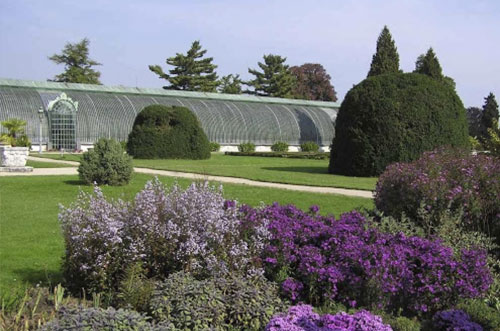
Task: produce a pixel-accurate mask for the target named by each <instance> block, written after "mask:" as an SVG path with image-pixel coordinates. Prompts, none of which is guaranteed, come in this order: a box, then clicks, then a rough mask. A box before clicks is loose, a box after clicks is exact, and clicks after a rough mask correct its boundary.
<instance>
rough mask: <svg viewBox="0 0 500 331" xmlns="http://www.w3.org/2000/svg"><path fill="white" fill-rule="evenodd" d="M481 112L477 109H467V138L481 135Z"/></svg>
mask: <svg viewBox="0 0 500 331" xmlns="http://www.w3.org/2000/svg"><path fill="white" fill-rule="evenodd" d="M482 117H483V110H482V109H481V108H479V107H469V108H467V123H468V124H469V136H471V137H478V136H479V135H480V133H481V118H482Z"/></svg>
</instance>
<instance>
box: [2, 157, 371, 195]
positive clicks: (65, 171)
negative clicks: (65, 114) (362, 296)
mask: <svg viewBox="0 0 500 331" xmlns="http://www.w3.org/2000/svg"><path fill="white" fill-rule="evenodd" d="M28 159H29V160H33V161H43V162H54V163H65V164H68V165H74V166H78V164H79V163H78V162H74V161H60V160H51V159H43V158H37V157H33V156H29V157H28ZM134 171H135V172H138V173H143V174H150V175H158V176H169V177H178V178H188V179H197V180H200V179H201V180H209V181H216V182H221V183H231V184H243V185H250V186H259V187H270V188H279V189H284V190H292V191H302V192H313V193H326V194H341V195H348V196H353V197H362V198H370V199H371V198H373V192H371V191H363V190H353V189H344V188H336V187H321V186H307V185H294V184H281V183H271V182H259V181H256V180H251V179H245V178H236V177H224V176H210V175H201V174H194V173H188V172H178V171H169V170H155V169H148V168H134ZM76 174H78V172H77V171H76V167H74V168H73V167H68V168H35V169H33V172H28V173H9V172H0V176H45V175H76Z"/></svg>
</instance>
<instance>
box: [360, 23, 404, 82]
mask: <svg viewBox="0 0 500 331" xmlns="http://www.w3.org/2000/svg"><path fill="white" fill-rule="evenodd" d="M399 71H400V70H399V54H398V50H397V48H396V45H395V43H394V40H393V39H392V36H391V33H390V32H389V29H388V28H387V26H384V28H383V29H382V32H381V33H380V35H379V37H378V39H377V51H376V52H375V54H374V55H373V58H372V64H371V66H370V71H369V72H368V77H370V76H375V75H381V74H386V73H391V72H394V73H396V72H399Z"/></svg>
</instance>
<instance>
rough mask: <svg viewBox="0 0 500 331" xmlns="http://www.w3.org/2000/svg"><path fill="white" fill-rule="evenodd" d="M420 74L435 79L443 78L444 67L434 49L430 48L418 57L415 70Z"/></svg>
mask: <svg viewBox="0 0 500 331" xmlns="http://www.w3.org/2000/svg"><path fill="white" fill-rule="evenodd" d="M413 72H416V73H419V74H424V75H427V76H430V77H432V78H435V79H443V78H444V77H443V69H442V68H441V65H440V64H439V60H438V59H437V57H436V54H435V53H434V50H433V49H432V47H431V48H429V50H428V51H427V53H425V55H424V54H421V55H420V56H419V57H418V58H417V62H416V63H415V71H413Z"/></svg>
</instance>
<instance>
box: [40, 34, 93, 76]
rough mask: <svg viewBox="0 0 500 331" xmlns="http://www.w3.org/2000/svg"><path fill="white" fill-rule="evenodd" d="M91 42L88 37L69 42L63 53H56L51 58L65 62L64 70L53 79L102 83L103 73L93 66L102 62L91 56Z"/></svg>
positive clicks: (58, 61) (58, 62)
mask: <svg viewBox="0 0 500 331" xmlns="http://www.w3.org/2000/svg"><path fill="white" fill-rule="evenodd" d="M89 44H90V41H89V40H88V39H87V38H83V39H82V41H80V42H79V43H76V44H71V43H67V44H66V45H65V46H64V49H63V50H62V53H61V54H54V55H52V56H50V57H49V60H51V61H53V62H55V63H57V64H64V72H63V73H61V74H59V75H56V76H55V77H54V79H53V80H52V81H55V82H64V83H82V84H101V82H100V81H99V77H100V76H101V73H100V72H99V71H96V70H94V69H93V68H92V67H93V66H98V65H101V64H100V63H98V62H96V61H94V60H92V59H90V58H89Z"/></svg>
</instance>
